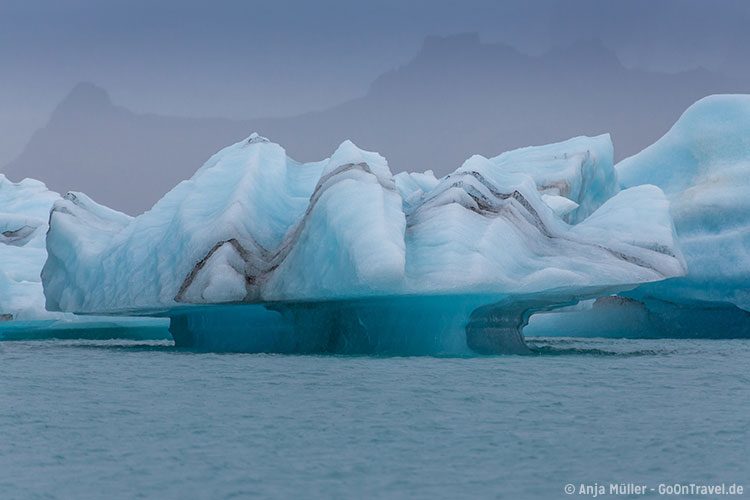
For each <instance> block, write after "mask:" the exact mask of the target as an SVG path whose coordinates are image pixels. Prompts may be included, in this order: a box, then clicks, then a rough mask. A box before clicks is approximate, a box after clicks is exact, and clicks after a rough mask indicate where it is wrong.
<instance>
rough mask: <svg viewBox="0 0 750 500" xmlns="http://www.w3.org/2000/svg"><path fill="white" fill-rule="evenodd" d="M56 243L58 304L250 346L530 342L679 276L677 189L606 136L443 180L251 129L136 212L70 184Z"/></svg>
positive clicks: (437, 348)
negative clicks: (626, 294) (543, 319)
mask: <svg viewBox="0 0 750 500" xmlns="http://www.w3.org/2000/svg"><path fill="white" fill-rule="evenodd" d="M46 243H47V250H48V253H49V257H48V259H47V262H46V264H45V266H44V269H43V272H42V278H43V281H44V289H45V295H46V300H47V307H48V308H49V309H50V310H59V311H73V312H79V313H123V312H135V313H140V314H165V315H168V316H170V317H171V318H172V326H171V330H172V332H173V335H174V336H175V339H176V340H177V341H178V343H180V344H182V345H198V346H201V345H202V346H206V345H219V344H221V345H223V346H224V347H225V348H227V349H231V348H232V347H233V346H234V348H237V349H239V350H270V351H299V350H303V351H305V350H312V351H320V350H333V351H336V352H351V351H356V352H382V351H388V352H398V351H399V350H400V351H403V350H404V349H403V347H404V346H406V345H417V346H418V345H422V344H424V342H422V341H425V339H426V338H427V339H429V341H425V342H426V344H424V345H422V347H414V349H412V350H411V351H410V352H412V351H413V352H423V351H425V350H426V351H428V352H459V351H461V349H458V348H456V345H461V346H462V349H466V348H467V347H468V348H471V349H473V350H474V351H482V352H483V351H498V350H500V351H502V350H505V351H508V350H510V351H514V350H523V349H524V348H525V346H524V345H523V341H522V339H521V337H520V333H519V329H520V328H521V327H522V326H523V324H524V323H525V322H526V321H527V319H528V316H529V315H530V313H531V312H533V311H537V310H545V309H548V308H553V307H557V306H559V305H561V304H569V303H573V302H576V301H578V300H581V299H586V298H591V297H597V296H601V295H607V294H612V293H616V292H618V291H621V290H626V289H630V288H633V287H634V286H636V285H638V284H640V283H646V282H653V281H659V280H663V279H665V278H670V277H674V276H680V275H682V274H684V272H685V266H684V260H683V258H682V256H681V253H680V250H679V248H678V246H677V244H676V239H675V233H674V228H673V225H672V220H671V217H670V214H669V203H668V200H667V198H666V197H665V195H664V193H663V192H662V191H661V189H659V188H658V187H655V186H653V185H633V186H631V187H628V188H627V189H623V190H620V188H619V186H618V183H617V176H616V173H615V170H614V168H613V162H612V145H611V142H610V139H609V136H600V137H595V138H586V137H581V138H576V139H573V140H570V141H566V142H563V143H559V144H553V145H548V146H543V147H539V148H525V149H522V150H517V151H513V152H509V153H506V154H504V155H500V156H498V157H496V158H492V159H487V158H484V157H481V156H473V157H472V158H470V159H469V160H467V161H466V162H465V163H464V164H463V165H462V166H461V167H460V168H458V169H457V170H456V171H455V172H453V173H452V174H450V175H447V176H445V177H443V178H440V179H438V178H436V177H435V176H434V175H433V174H432V172H430V171H427V172H425V173H409V174H407V173H402V174H398V175H396V176H394V175H392V173H391V171H390V169H389V167H388V164H387V162H386V160H385V159H384V158H383V157H382V156H380V155H379V154H377V153H373V152H368V151H363V150H361V149H359V148H358V147H356V146H355V145H354V144H353V143H352V142H350V141H346V142H344V143H343V144H341V146H340V147H339V148H338V149H337V150H336V151H335V152H334V153H333V154H332V155H331V157H330V158H327V159H325V160H322V161H318V162H312V163H299V162H296V161H294V160H292V159H290V158H288V157H287V156H286V153H285V151H284V149H283V148H282V147H281V146H279V145H277V144H274V143H272V142H270V141H268V140H267V139H265V138H263V137H261V136H259V135H257V134H253V135H252V136H251V137H250V138H248V139H247V140H244V141H241V142H239V143H237V144H234V145H232V146H229V147H227V148H225V149H224V150H222V151H220V152H219V153H217V154H216V155H214V156H213V157H212V158H211V159H209V161H208V162H207V163H206V164H205V165H204V166H203V167H201V168H200V169H199V170H198V171H197V172H196V173H195V175H194V176H193V177H192V178H191V179H190V180H187V181H184V182H182V183H180V184H179V185H178V186H176V187H175V188H174V189H173V190H172V191H170V192H169V193H167V194H166V195H165V196H164V198H162V199H161V200H160V201H159V202H158V203H157V204H156V205H155V206H154V207H153V208H152V209H151V210H149V211H148V212H146V213H144V214H142V215H140V216H138V217H135V218H131V217H129V216H126V215H124V214H121V213H119V212H115V211H113V210H110V209H108V208H106V207H104V206H101V205H99V204H97V203H95V202H94V201H92V200H91V199H90V198H88V197H86V196H85V195H83V194H81V193H69V194H68V195H66V196H65V197H64V198H63V199H61V200H58V201H56V202H55V204H54V207H53V209H52V211H51V214H50V230H49V234H48V237H47V240H46ZM447 297H450V298H451V299H446V298H447ZM239 304H245V305H239ZM436 318H442V320H441V322H440V324H442V325H443V326H442V328H441V327H440V326H439V325H437V324H435V325H432V322H431V321H430V319H436ZM448 318H450V319H448ZM427 325H431V326H430V327H429V328H426V327H427ZM261 330H262V331H266V330H267V334H261V333H260V332H261ZM269 332H270V333H269ZM284 332H286V333H284ZM336 332H338V333H336ZM456 335H457V336H456ZM436 337H439V338H436ZM386 338H390V340H389V341H386ZM420 338H421V339H422V341H421V340H419V339H420ZM262 339H265V340H262ZM283 339H287V341H283ZM290 339H291V340H290ZM303 339H304V340H303ZM456 339H458V340H456ZM456 342H457V343H458V344H456ZM399 345H400V346H401V348H399V347H398V346H399ZM425 345H429V347H425ZM408 350H409V349H407V351H408Z"/></svg>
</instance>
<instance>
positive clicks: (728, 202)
mask: <svg viewBox="0 0 750 500" xmlns="http://www.w3.org/2000/svg"><path fill="white" fill-rule="evenodd" d="M616 172H617V176H618V178H619V183H620V185H621V187H622V188H623V189H628V188H631V187H633V186H639V185H641V184H644V183H648V184H652V185H656V186H658V187H659V188H661V189H662V190H663V191H664V193H665V194H666V196H667V197H668V199H669V201H670V207H671V208H670V210H671V214H672V217H673V220H674V224H675V229H676V232H677V237H678V242H679V247H680V248H681V250H682V252H683V254H684V256H685V259H686V262H687V269H688V273H687V275H685V276H682V277H674V278H671V279H668V280H664V281H661V282H659V283H648V284H642V285H640V286H638V287H637V288H635V289H634V290H631V291H628V292H623V293H620V294H619V296H618V297H602V298H599V299H598V300H596V301H590V302H588V303H586V304H582V305H580V306H579V307H577V308H575V309H572V310H568V311H559V312H555V313H549V314H541V315H538V316H537V317H534V318H532V319H531V323H530V325H529V328H528V329H527V332H528V333H529V334H531V335H542V336H547V335H557V334H561V332H563V333H562V334H566V335H567V334H570V335H586V336H617V337H634V336H635V337H704V338H706V337H707V338H711V337H730V338H731V337H744V338H747V337H750V96H748V95H714V96H709V97H706V98H704V99H701V100H700V101H698V102H696V103H695V104H693V105H692V106H691V107H690V108H688V109H687V110H686V111H685V112H684V114H683V115H682V116H681V117H680V118H679V120H678V121H677V122H676V123H675V124H674V126H673V127H672V128H671V129H670V130H669V131H668V132H667V133H666V134H665V135H664V136H663V137H662V138H661V139H659V140H658V141H657V142H655V143H654V144H652V145H651V146H649V147H648V148H646V149H645V150H643V151H642V152H640V153H638V154H636V155H634V156H632V157H630V158H627V159H624V160H622V161H621V162H620V163H618V164H617V165H616Z"/></svg>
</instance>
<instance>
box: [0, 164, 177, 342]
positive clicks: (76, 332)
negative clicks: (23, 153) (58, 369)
mask: <svg viewBox="0 0 750 500" xmlns="http://www.w3.org/2000/svg"><path fill="white" fill-rule="evenodd" d="M60 199H61V198H60V195H58V194H57V193H55V192H53V191H50V190H48V189H47V187H46V186H45V185H44V184H43V183H42V182H39V181H37V180H34V179H24V180H22V181H21V182H17V183H15V182H11V181H9V180H8V179H7V178H6V177H5V176H4V175H2V174H0V340H6V339H28V338H46V337H51V336H52V337H76V336H83V337H87V338H91V337H97V338H102V337H106V338H111V337H113V336H114V337H122V336H126V337H130V338H144V337H145V338H163V337H164V334H165V333H166V324H165V323H164V321H163V320H152V319H145V318H121V317H117V318H96V317H85V318H82V317H78V316H75V315H73V314H70V313H62V312H56V311H55V312H53V311H48V310H47V309H46V308H45V298H44V292H43V289H42V280H41V276H40V273H41V270H42V266H43V265H44V263H45V261H46V259H47V250H46V246H45V237H46V234H47V229H48V226H47V221H48V219H49V213H50V210H51V209H52V206H53V204H54V203H55V202H56V201H59V200H60Z"/></svg>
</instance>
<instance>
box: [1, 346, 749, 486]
mask: <svg viewBox="0 0 750 500" xmlns="http://www.w3.org/2000/svg"><path fill="white" fill-rule="evenodd" d="M531 343H532V344H534V345H536V347H537V349H538V351H537V353H536V354H534V355H531V356H487V357H481V356H475V357H444V358H441V357H371V356H330V355H329V356H302V355H264V354H213V353H199V352H191V351H189V350H182V349H179V348H175V347H174V346H173V345H172V344H171V343H170V342H149V341H139V342H136V341H123V340H120V341H80V340H47V341H12V342H0V497H1V498H3V499H13V498H66V499H67V498H75V499H88V498H115V499H116V498H137V497H145V498H159V499H186V498H187V499H189V498H198V499H203V498H206V499H209V498H210V499H214V498H216V499H225V498H226V499H228V498H245V497H269V498H389V499H390V498H430V499H434V498H450V499H455V498H465V497H471V498H509V499H522V498H563V497H564V498H573V497H579V495H578V493H577V492H578V491H579V487H580V486H586V487H589V489H588V490H586V491H595V490H594V489H591V486H593V485H595V484H596V485H606V487H607V490H609V485H610V483H634V484H645V485H647V487H648V488H658V487H659V485H660V484H667V485H673V484H675V483H685V484H687V483H699V484H704V483H705V484H714V483H726V484H727V485H730V484H732V483H737V484H744V487H745V490H746V491H747V490H748V489H750V460H748V459H749V458H750V373H749V370H748V368H749V367H750V342H748V341H742V340H713V341H700V340H683V341H677V340H611V339H608V340H603V339H586V340H575V339H564V338H562V339H554V340H552V339H550V340H544V339H535V340H532V342H531ZM569 485H574V487H575V488H576V493H575V494H574V495H566V494H565V490H564V489H565V488H566V486H567V487H569ZM623 491H625V492H626V493H627V491H628V490H627V489H626V490H623ZM630 491H634V490H630ZM646 494H651V495H655V493H654V492H651V491H650V490H646ZM638 497H639V495H638V494H631V495H628V494H624V495H620V496H619V497H618V498H638Z"/></svg>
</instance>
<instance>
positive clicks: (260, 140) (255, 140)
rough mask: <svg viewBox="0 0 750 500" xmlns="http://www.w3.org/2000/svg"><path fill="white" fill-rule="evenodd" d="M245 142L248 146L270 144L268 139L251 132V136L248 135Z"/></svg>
mask: <svg viewBox="0 0 750 500" xmlns="http://www.w3.org/2000/svg"><path fill="white" fill-rule="evenodd" d="M246 142H247V143H248V144H259V143H266V142H271V141H269V140H268V138H266V137H263V136H262V135H260V134H259V133H257V132H253V133H252V134H250V137H248V138H247V141H246Z"/></svg>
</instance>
